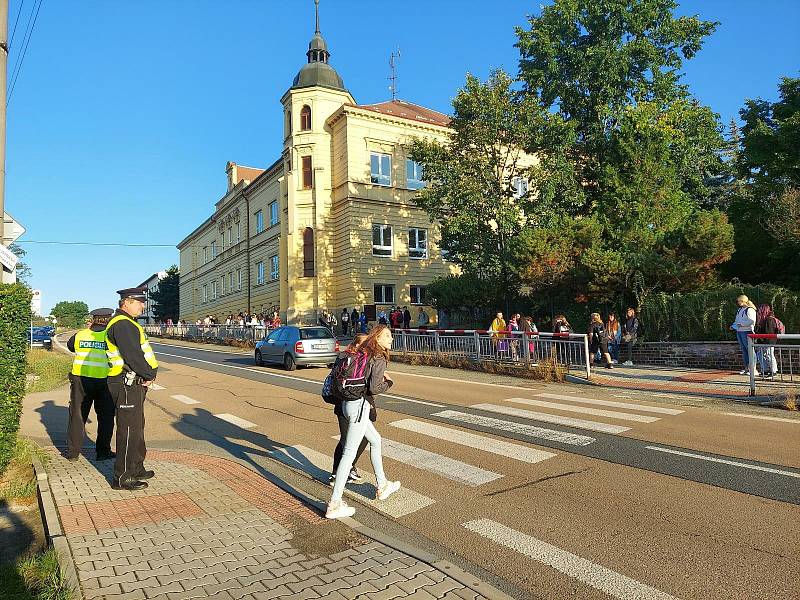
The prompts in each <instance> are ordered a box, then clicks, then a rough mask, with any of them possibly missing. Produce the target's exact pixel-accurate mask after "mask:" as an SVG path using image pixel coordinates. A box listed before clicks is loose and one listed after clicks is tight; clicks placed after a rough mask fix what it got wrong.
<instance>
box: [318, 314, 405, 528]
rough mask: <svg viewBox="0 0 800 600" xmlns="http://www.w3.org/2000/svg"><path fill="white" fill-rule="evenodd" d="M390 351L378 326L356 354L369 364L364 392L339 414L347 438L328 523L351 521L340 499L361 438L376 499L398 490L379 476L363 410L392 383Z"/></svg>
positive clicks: (377, 451)
mask: <svg viewBox="0 0 800 600" xmlns="http://www.w3.org/2000/svg"><path fill="white" fill-rule="evenodd" d="M391 347H392V332H391V330H390V329H389V328H388V327H386V326H385V325H378V326H377V327H375V328H373V330H372V331H370V333H369V334H368V335H367V336H366V338H365V339H364V342H363V343H362V344H361V346H360V347H359V352H363V353H365V354H366V357H367V359H368V361H369V362H368V366H367V373H368V375H367V377H366V390H365V394H364V395H363V396H362V397H361V399H360V400H348V401H346V402H344V404H343V406H342V412H343V413H344V416H345V417H346V418H347V421H348V426H347V437H346V439H345V442H344V450H343V452H342V460H341V462H339V466H338V468H337V470H336V483H335V484H334V486H333V492H332V493H331V498H330V500H329V502H328V508H327V511H326V512H325V517H326V518H328V519H338V518H341V517H352V516H353V514H355V509H354V508H353V507H351V506H348V505H347V504H346V503H345V502H344V500H342V495H343V493H344V486H345V484H346V483H347V477H348V475H349V473H350V469H351V467H352V466H353V462H354V460H355V457H356V452H357V450H358V446H359V444H361V440H362V439H363V438H364V437H366V438H367V441H368V442H369V446H370V447H369V455H370V461H371V462H372V469H373V470H374V471H375V479H376V482H377V493H376V496H377V499H378V500H386V499H388V498H389V497H390V496H391V495H392V494H394V493H395V492H396V491H397V490H398V489H400V482H399V481H389V480H387V479H386V475H385V474H384V472H383V457H382V456H381V436H380V434H379V433H378V431H377V430H376V429H375V426H374V425H373V424H372V422H371V421H370V419H369V413H370V410H369V409H367V406H369V407H371V408H374V406H373V404H372V403H371V402H369V398H372V397H374V396H376V395H378V394H382V393H384V392H385V391H387V390H388V389H389V388H390V387H392V384H393V383H394V382H393V381H392V379H391V378H390V377H389V376H388V375H387V374H386V365H387V364H388V362H389V349H390V348H391Z"/></svg>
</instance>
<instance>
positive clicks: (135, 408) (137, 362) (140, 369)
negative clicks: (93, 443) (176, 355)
mask: <svg viewBox="0 0 800 600" xmlns="http://www.w3.org/2000/svg"><path fill="white" fill-rule="evenodd" d="M133 291H135V288H134V290H133ZM129 292H131V290H122V291H120V292H118V293H119V294H120V295H121V296H122V297H123V298H126V297H136V295H135V294H133V293H129ZM126 293H127V295H125V294H126ZM140 293H143V291H142V292H140ZM117 315H125V316H127V317H129V318H131V319H133V317H131V315H129V314H127V313H126V312H125V311H123V310H122V309H118V310H117V311H116V312H115V313H114V316H117ZM112 319H113V317H112ZM106 337H107V338H108V340H109V341H110V342H111V343H112V344H113V345H114V346H116V347H117V348H118V349H119V354H120V356H121V358H122V360H123V361H124V363H125V364H124V366H123V371H122V374H121V375H115V376H109V378H108V389H109V391H110V392H111V396H112V397H113V398H114V405H115V407H116V411H117V458H116V461H115V462H114V486H115V487H122V488H126V489H141V488H143V487H146V486H147V484H146V483H144V482H141V481H139V480H140V479H143V478H149V477H152V476H153V472H152V471H147V470H146V469H145V468H144V459H145V456H146V454H147V447H146V445H145V441H144V401H145V396H146V394H147V388H146V387H145V386H143V385H142V382H143V381H152V380H153V379H155V378H156V374H157V372H158V369H157V368H153V367H151V366H150V365H149V364H148V362H147V360H145V357H144V352H143V351H142V346H141V340H140V337H139V329H138V328H137V327H136V325H134V324H133V323H131V322H130V321H128V320H127V319H123V320H120V321H117V322H116V323H114V324H113V325H112V326H111V327H109V328H108V330H107V331H106ZM129 372H133V373H135V374H136V378H135V380H134V381H133V382H132V383H131V385H126V383H125V377H126V374H127V373H129Z"/></svg>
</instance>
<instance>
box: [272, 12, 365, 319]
mask: <svg viewBox="0 0 800 600" xmlns="http://www.w3.org/2000/svg"><path fill="white" fill-rule="evenodd" d="M314 4H315V9H316V10H315V13H316V28H315V31H314V36H313V37H312V38H311V41H310V42H309V44H308V51H307V52H306V57H307V63H306V64H305V65H303V68H301V69H300V71H299V72H298V73H297V76H296V77H295V78H294V81H293V82H292V87H291V88H289V90H288V91H287V92H286V93H285V94H284V95H283V97H282V98H281V103H282V104H283V110H284V143H283V161H284V177H283V181H282V182H281V195H282V198H281V199H280V207H281V209H282V211H283V212H284V215H285V218H284V219H282V220H281V222H282V227H283V228H285V229H284V230H283V231H282V235H285V236H286V237H285V238H284V239H286V241H287V243H286V245H282V248H284V249H282V253H283V255H282V256H281V257H280V261H281V269H280V272H281V274H282V275H281V277H282V279H284V281H283V282H282V285H281V306H282V307H286V317H287V322H289V323H294V322H297V321H298V320H301V321H302V322H305V323H309V322H311V323H314V322H316V317H317V314H318V313H320V312H321V311H322V310H323V309H325V308H329V309H333V308H334V307H333V306H329V304H330V302H331V300H332V298H333V289H332V284H331V283H329V282H330V280H331V273H330V272H328V270H329V269H330V267H329V265H331V263H332V260H331V259H332V252H333V237H332V236H333V229H332V227H331V226H329V215H330V209H331V202H332V190H331V171H332V168H331V167H332V164H331V159H332V154H333V153H332V137H331V134H330V129H329V127H328V126H327V124H326V122H327V120H328V117H330V116H331V115H332V114H333V113H334V112H335V111H336V110H337V109H339V108H340V107H341V106H342V105H343V104H346V103H350V104H355V100H354V99H353V97H352V96H351V95H350V92H348V91H347V89H346V88H345V87H344V82H343V81H342V78H341V77H340V76H339V74H338V73H337V72H336V70H335V69H334V68H333V67H332V66H331V65H330V64H329V60H330V52H329V51H328V45H327V43H326V42H325V39H324V38H323V37H322V33H321V32H320V27H319V0H314ZM299 306H303V307H304V310H303V311H302V313H301V311H299V310H298V308H297V307H299Z"/></svg>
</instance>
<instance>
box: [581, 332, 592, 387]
mask: <svg viewBox="0 0 800 600" xmlns="http://www.w3.org/2000/svg"><path fill="white" fill-rule="evenodd" d="M583 360H585V361H586V379H591V378H592V361H591V360H589V336H588V335H586V334H583Z"/></svg>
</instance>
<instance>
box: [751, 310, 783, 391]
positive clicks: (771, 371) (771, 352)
mask: <svg viewBox="0 0 800 600" xmlns="http://www.w3.org/2000/svg"><path fill="white" fill-rule="evenodd" d="M754 333H766V334H778V335H780V334H782V333H786V328H785V327H784V325H783V323H782V322H781V320H780V319H779V318H778V317H776V316H775V313H774V312H772V306H770V305H769V304H762V305H761V306H759V307H758V311H757V312H756V325H755V329H754ZM756 341H758V342H759V343H761V344H764V343H766V344H767V346H765V347H764V348H759V349H758V353H757V355H758V366H759V367H760V368H761V375H762V377H764V378H765V379H772V378H773V377H775V375H777V373H778V361H777V360H775V348H774V347H773V346H774V341H773V340H772V339H770V338H766V339H760V340H756Z"/></svg>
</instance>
